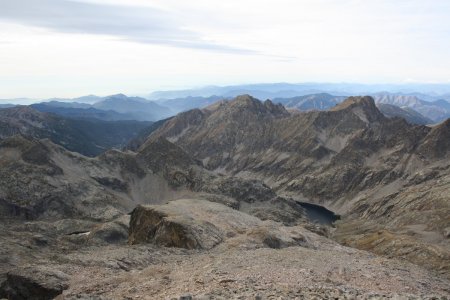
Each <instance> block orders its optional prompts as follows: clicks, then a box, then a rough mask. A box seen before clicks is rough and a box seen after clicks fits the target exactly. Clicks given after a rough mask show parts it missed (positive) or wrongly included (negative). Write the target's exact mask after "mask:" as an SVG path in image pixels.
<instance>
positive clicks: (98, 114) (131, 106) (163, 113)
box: [31, 94, 174, 121]
mask: <svg viewBox="0 0 450 300" xmlns="http://www.w3.org/2000/svg"><path fill="white" fill-rule="evenodd" d="M72 100H74V101H72V102H68V99H52V100H51V101H47V102H41V103H37V104H32V105H31V107H33V108H34V109H36V110H39V111H41V112H49V113H54V114H57V115H60V116H64V117H69V118H75V119H91V118H94V119H99V120H104V121H118V120H136V121H156V120H160V119H164V118H167V117H168V116H170V115H172V114H174V113H173V112H172V111H171V110H170V109H169V108H167V107H165V106H162V105H159V104H158V103H156V102H153V101H150V100H147V99H144V98H140V97H128V96H126V95H123V94H118V95H112V96H107V97H97V96H85V97H80V98H75V99H72ZM94 100H96V102H94V103H92V104H89V103H85V102H82V101H91V102H92V101H94ZM78 101H79V102H78Z"/></svg>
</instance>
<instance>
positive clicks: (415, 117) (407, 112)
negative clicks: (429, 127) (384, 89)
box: [377, 103, 433, 125]
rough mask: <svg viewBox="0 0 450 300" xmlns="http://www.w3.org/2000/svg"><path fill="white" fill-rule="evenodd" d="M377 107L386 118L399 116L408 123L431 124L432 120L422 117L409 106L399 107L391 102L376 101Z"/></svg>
mask: <svg viewBox="0 0 450 300" xmlns="http://www.w3.org/2000/svg"><path fill="white" fill-rule="evenodd" d="M377 107H378V109H379V110H380V111H381V112H382V113H383V114H384V115H385V116H386V117H388V118H393V117H400V118H403V119H405V120H406V121H407V122H408V123H410V124H418V125H426V124H432V123H433V120H431V119H429V118H427V117H424V116H423V115H421V114H420V113H418V112H416V111H415V110H414V109H412V108H409V107H403V108H400V107H398V106H395V105H391V104H384V103H378V104H377Z"/></svg>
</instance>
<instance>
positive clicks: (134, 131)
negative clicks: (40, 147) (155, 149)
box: [0, 106, 152, 156]
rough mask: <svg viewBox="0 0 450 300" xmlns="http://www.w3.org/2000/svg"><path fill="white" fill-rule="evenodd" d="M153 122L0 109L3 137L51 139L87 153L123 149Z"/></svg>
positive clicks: (24, 109)
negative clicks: (80, 117)
mask: <svg viewBox="0 0 450 300" xmlns="http://www.w3.org/2000/svg"><path fill="white" fill-rule="evenodd" d="M151 124H152V122H140V121H114V122H108V121H102V120H96V119H83V120H78V119H69V118H64V117H61V116H57V115H54V114H49V113H44V112H39V111H37V110H35V109H33V108H31V107H29V106H16V107H12V108H5V109H0V140H2V139H5V138H8V137H11V136H13V135H16V134H21V135H23V136H26V137H32V138H39V139H43V138H48V139H50V140H51V141H52V142H54V143H56V144H59V145H61V146H63V147H65V148H66V149H68V150H71V151H76V152H79V153H81V154H84V155H87V156H95V155H98V154H100V153H102V152H104V151H105V150H107V149H111V148H122V147H123V146H125V145H126V144H127V143H128V141H129V140H130V139H132V138H134V137H136V136H138V134H139V133H140V132H141V130H143V129H145V128H147V127H148V126H150V125H151Z"/></svg>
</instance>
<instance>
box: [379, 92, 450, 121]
mask: <svg viewBox="0 0 450 300" xmlns="http://www.w3.org/2000/svg"><path fill="white" fill-rule="evenodd" d="M373 97H374V99H375V101H376V102H377V103H383V104H391V105H395V106H398V107H401V108H404V107H409V108H412V109H413V110H415V111H417V112H418V113H420V114H422V115H423V116H425V117H426V118H429V119H431V120H432V121H433V122H435V123H439V122H442V121H444V120H445V119H447V118H449V117H450V103H448V102H447V101H445V100H436V101H424V100H421V99H420V98H418V97H417V96H416V95H398V94H390V93H378V94H374V95H373Z"/></svg>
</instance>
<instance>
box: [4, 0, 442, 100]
mask: <svg viewBox="0 0 450 300" xmlns="http://www.w3.org/2000/svg"><path fill="white" fill-rule="evenodd" d="M305 81H308V82H311V81H319V82H365V83H402V82H441V83H445V82H450V1H449V0H427V1H424V0H420V1H419V0H370V1H369V0H365V1H362V0H257V1H253V0H239V1H237V0H236V1H235V0H228V1H224V0H220V1H216V0H189V1H182V0H148V1H147V0H105V1H101V0H97V1H94V0H83V1H66V0H0V98H9V97H33V98H45V97H54V96H58V97H73V96H80V95H84V94H99V95H107V94H113V93H119V92H123V93H127V94H147V93H149V92H151V91H153V90H157V89H174V88H186V87H194V86H203V85H209V84H216V85H226V84H240V83H256V82H257V83H261V82H294V83H295V82H305Z"/></svg>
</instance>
